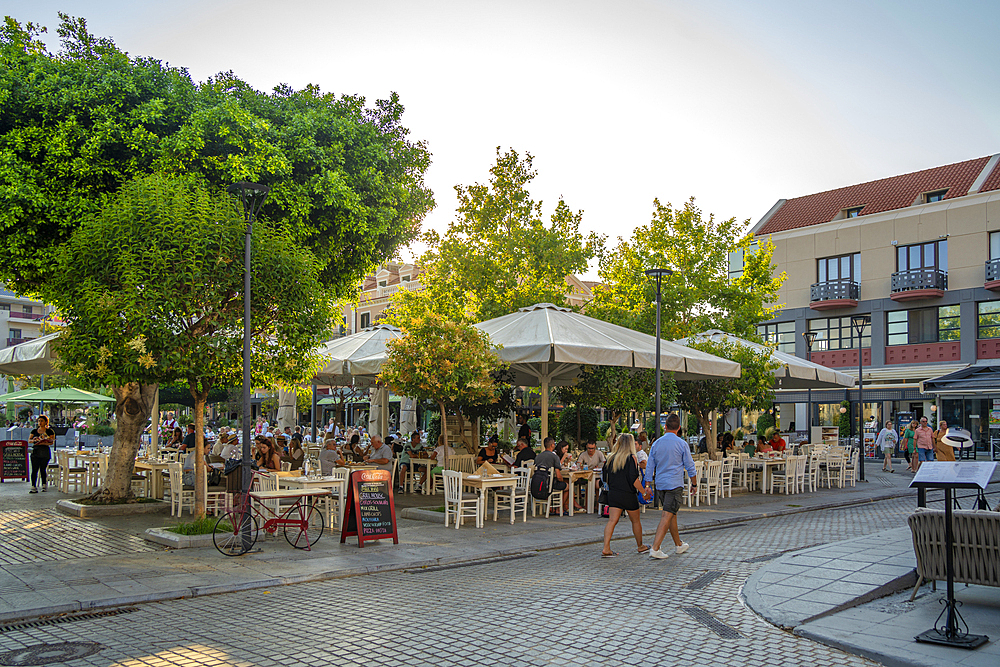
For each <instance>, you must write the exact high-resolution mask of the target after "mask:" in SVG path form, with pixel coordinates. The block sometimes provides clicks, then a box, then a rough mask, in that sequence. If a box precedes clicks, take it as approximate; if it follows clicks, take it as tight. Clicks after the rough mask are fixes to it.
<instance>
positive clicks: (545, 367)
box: [475, 303, 740, 434]
mask: <svg viewBox="0 0 1000 667" xmlns="http://www.w3.org/2000/svg"><path fill="white" fill-rule="evenodd" d="M475 326H476V328H478V329H480V330H482V331H485V332H486V333H487V334H489V336H490V340H491V341H492V342H493V343H494V344H497V345H502V346H503V348H502V349H501V350H500V353H499V354H500V358H501V359H502V360H503V361H505V362H507V363H509V364H510V368H511V370H512V371H513V372H514V376H515V379H514V382H515V384H519V385H528V386H538V385H541V387H542V433H543V434H544V433H548V410H549V399H548V395H549V392H548V389H549V386H550V385H568V384H572V383H573V381H574V380H575V379H576V378H577V377H578V376H579V374H580V369H581V368H582V367H583V366H620V367H624V368H656V338H655V337H654V336H650V335H648V334H644V333H640V332H638V331H633V330H632V329H627V328H625V327H620V326H618V325H615V324H611V323H609V322H604V321H603V320H597V319H594V318H592V317H587V316H586V315H581V314H579V313H576V312H573V311H572V310H570V309H569V308H562V307H559V306H556V305H554V304H551V303H537V304H535V305H533V306H528V307H527V308H521V309H520V310H519V311H518V312H516V313H511V314H509V315H502V316H501V317H497V318H494V319H492V320H487V321H485V322H480V323H479V324H477V325H475ZM660 368H661V370H664V371H671V372H673V373H674V375H675V377H677V378H678V379H682V380H702V379H711V378H719V377H739V376H740V365H739V364H738V363H736V362H734V361H730V360H728V359H722V358H719V357H716V356H713V355H711V354H708V353H705V352H701V351H699V350H695V349H692V348H689V347H685V346H683V345H678V344H677V343H672V342H670V341H666V340H661V341H660Z"/></svg>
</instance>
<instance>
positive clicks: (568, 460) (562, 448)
mask: <svg viewBox="0 0 1000 667" xmlns="http://www.w3.org/2000/svg"><path fill="white" fill-rule="evenodd" d="M555 452H556V456H558V457H559V464H560V465H564V466H568V465H571V464H572V463H573V455H572V454H570V453H569V443H568V442H566V441H565V440H563V441H562V442H560V443H559V444H558V445H556V449H555Z"/></svg>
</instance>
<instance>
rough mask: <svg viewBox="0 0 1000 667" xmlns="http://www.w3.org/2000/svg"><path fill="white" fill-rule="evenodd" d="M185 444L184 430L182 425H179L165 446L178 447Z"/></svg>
mask: <svg viewBox="0 0 1000 667" xmlns="http://www.w3.org/2000/svg"><path fill="white" fill-rule="evenodd" d="M183 444H184V431H182V430H181V427H180V426H178V427H176V428H175V429H174V431H173V433H172V434H171V435H170V440H169V441H168V442H167V444H165V445H163V446H164V447H166V448H169V449H177V448H178V447H180V446H181V445H183Z"/></svg>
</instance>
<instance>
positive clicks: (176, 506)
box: [167, 461, 194, 516]
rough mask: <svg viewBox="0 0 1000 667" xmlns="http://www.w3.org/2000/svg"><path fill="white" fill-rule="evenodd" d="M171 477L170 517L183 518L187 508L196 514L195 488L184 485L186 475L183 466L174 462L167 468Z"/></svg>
mask: <svg viewBox="0 0 1000 667" xmlns="http://www.w3.org/2000/svg"><path fill="white" fill-rule="evenodd" d="M167 472H168V474H169V475H170V491H169V494H170V516H182V515H183V514H184V507H185V506H187V507H188V508H189V509H190V511H191V514H194V487H193V486H187V485H185V484H184V473H183V472H182V471H181V464H180V463H178V462H177V461H173V462H172V463H170V464H169V465H168V466H167Z"/></svg>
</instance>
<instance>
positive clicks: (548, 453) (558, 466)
mask: <svg viewBox="0 0 1000 667" xmlns="http://www.w3.org/2000/svg"><path fill="white" fill-rule="evenodd" d="M630 437H631V436H630ZM542 446H543V447H544V448H545V449H543V450H542V451H541V452H539V454H538V456H536V457H535V467H536V468H548V469H549V474H550V475H552V476H553V479H552V491H553V492H555V491H562V495H563V507H569V485H568V484H567V483H566V480H564V479H563V475H562V463H561V462H560V461H559V456H558V455H557V454H556V451H555V450H556V441H555V438H545V440H543V441H542ZM563 516H569V511H568V510H564V511H563Z"/></svg>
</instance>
